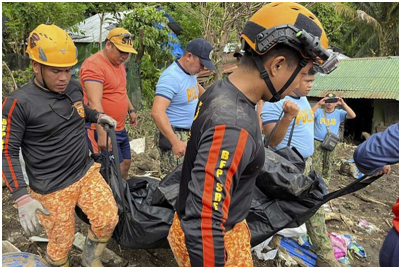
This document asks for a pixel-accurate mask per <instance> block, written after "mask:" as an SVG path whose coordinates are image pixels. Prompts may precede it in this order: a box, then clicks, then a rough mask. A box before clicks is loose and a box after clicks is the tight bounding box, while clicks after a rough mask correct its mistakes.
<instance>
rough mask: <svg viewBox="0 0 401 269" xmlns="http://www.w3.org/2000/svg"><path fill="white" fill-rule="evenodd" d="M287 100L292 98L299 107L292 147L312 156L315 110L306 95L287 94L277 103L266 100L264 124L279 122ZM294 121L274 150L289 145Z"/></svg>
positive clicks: (305, 155) (263, 114) (263, 112)
mask: <svg viewBox="0 0 401 269" xmlns="http://www.w3.org/2000/svg"><path fill="white" fill-rule="evenodd" d="M285 100H291V101H292V102H293V103H295V104H297V105H298V107H299V113H298V115H297V117H296V119H295V120H296V121H295V127H294V133H293V135H292V141H291V145H290V146H291V147H292V146H294V147H295V148H296V149H297V150H298V151H299V153H301V154H302V156H303V157H304V158H307V157H310V156H312V154H313V151H314V143H313V125H314V124H313V111H312V109H311V106H310V104H309V102H308V99H306V97H301V98H296V97H293V96H286V97H285V98H284V99H282V100H280V101H279V102H276V103H269V102H266V103H265V104H264V106H263V109H262V113H261V114H260V116H261V118H262V123H263V125H265V124H268V123H272V122H277V120H278V117H279V116H280V113H281V111H283V103H284V101H285ZM292 124H293V121H292V122H291V123H290V126H289V127H288V130H287V133H286V135H285V137H284V139H283V141H281V143H280V144H278V145H277V147H276V148H272V149H273V150H279V149H281V148H283V147H285V146H287V143H288V139H289V137H290V133H291V128H292Z"/></svg>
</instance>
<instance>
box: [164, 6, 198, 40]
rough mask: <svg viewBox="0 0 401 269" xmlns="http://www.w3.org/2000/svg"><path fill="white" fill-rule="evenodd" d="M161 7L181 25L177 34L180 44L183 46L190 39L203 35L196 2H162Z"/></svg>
mask: <svg viewBox="0 0 401 269" xmlns="http://www.w3.org/2000/svg"><path fill="white" fill-rule="evenodd" d="M163 8H164V9H165V10H166V11H167V12H168V14H169V15H170V16H171V17H172V18H174V20H175V21H177V22H178V23H179V24H180V25H181V28H182V32H181V34H180V36H179V38H180V42H181V44H183V45H184V46H185V45H186V44H188V42H189V41H191V40H192V39H194V38H197V37H202V36H203V33H202V23H201V13H200V12H199V10H198V3H192V2H179V3H178V2H169V3H164V5H163Z"/></svg>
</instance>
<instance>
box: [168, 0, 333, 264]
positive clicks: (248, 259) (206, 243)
mask: <svg viewBox="0 0 401 269" xmlns="http://www.w3.org/2000/svg"><path fill="white" fill-rule="evenodd" d="M241 39H242V42H243V43H242V44H243V49H244V56H243V57H242V59H241V62H240V64H239V66H238V68H237V69H236V70H234V72H233V73H232V74H230V75H229V76H228V77H227V78H224V79H222V80H219V81H217V82H215V83H214V84H213V85H212V86H211V87H210V88H209V89H208V90H207V91H206V92H205V93H204V94H203V95H202V96H201V97H200V99H199V103H198V106H197V109H196V113H195V117H194V121H193V123H192V127H191V132H190V133H191V137H190V139H189V142H188V146H187V150H186V153H185V158H184V163H183V167H182V175H181V180H180V190H179V194H178V198H177V204H176V209H177V214H176V215H175V217H174V221H173V224H172V226H171V229H170V232H169V236H168V240H169V243H170V246H171V248H172V250H173V253H174V256H175V259H176V260H177V263H178V265H179V266H210V267H214V266H238V267H240V266H253V263H252V255H251V248H250V233H249V229H248V227H247V223H246V221H245V218H246V216H247V215H248V212H249V208H250V205H251V201H252V197H253V195H252V194H253V189H254V185H255V179H256V177H257V175H258V174H259V171H260V169H261V168H262V166H263V164H264V161H265V158H264V147H263V143H262V138H261V134H260V127H259V124H258V116H257V115H256V113H255V104H256V103H257V102H258V101H259V100H260V99H263V100H265V101H270V102H273V101H277V100H280V99H281V98H283V97H284V96H286V95H288V94H289V93H291V92H292V90H293V89H294V88H295V87H297V86H298V83H299V80H300V78H301V76H302V75H303V74H304V75H305V74H307V72H308V70H309V69H310V68H311V67H312V63H313V62H318V63H319V64H320V68H321V69H322V70H325V71H327V72H329V71H331V70H333V69H334V68H335V62H336V60H335V57H332V56H331V55H330V54H329V53H328V52H327V51H326V49H327V45H328V40H327V37H326V34H325V32H324V29H323V28H322V26H321V24H320V22H319V21H318V20H317V18H316V17H315V16H314V15H313V14H312V13H311V12H310V11H309V10H307V9H306V8H305V7H303V6H301V5H299V4H295V3H271V4H268V5H265V6H264V7H262V8H261V9H260V10H259V11H257V12H256V13H255V14H254V15H253V16H252V17H251V18H250V20H249V21H248V23H247V24H246V26H245V29H244V30H243V33H242V35H241Z"/></svg>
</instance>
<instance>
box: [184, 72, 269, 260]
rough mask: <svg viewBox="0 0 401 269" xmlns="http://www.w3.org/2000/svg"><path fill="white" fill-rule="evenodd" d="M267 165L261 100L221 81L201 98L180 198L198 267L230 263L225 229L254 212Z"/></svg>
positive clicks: (188, 244) (185, 161)
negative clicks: (259, 112) (226, 260)
mask: <svg viewBox="0 0 401 269" xmlns="http://www.w3.org/2000/svg"><path fill="white" fill-rule="evenodd" d="M263 164H264V148H263V144H262V139H261V134H260V127H259V123H258V118H257V115H256V112H255V104H254V103H253V102H251V101H250V100H249V99H248V98H247V97H246V96H245V95H244V94H243V93H242V92H241V91H239V90H238V89H237V88H236V87H235V86H234V85H233V84H232V83H231V82H230V81H229V79H228V78H225V79H223V80H220V81H217V82H216V83H215V84H213V85H212V86H211V87H210V88H209V89H207V91H206V92H205V93H204V94H203V95H202V96H201V98H200V100H199V104H198V107H197V110H196V112H195V117H194V121H193V124H192V127H191V136H190V139H189V141H188V146H187V150H186V154H185V159H184V163H183V170H182V176H181V181H180V192H179V196H178V201H177V213H178V216H179V218H180V220H181V226H182V228H183V231H184V233H185V238H186V245H187V249H188V252H189V255H190V260H191V265H192V266H223V265H224V255H225V251H224V238H223V236H224V233H225V232H227V231H229V230H230V229H232V228H233V226H234V225H235V224H236V223H238V222H241V221H242V220H244V219H245V218H246V216H247V215H248V212H249V208H250V205H251V201H252V196H253V195H252V193H253V189H254V185H255V179H256V177H257V175H258V173H259V171H260V169H261V168H262V167H263ZM210 261H211V263H210Z"/></svg>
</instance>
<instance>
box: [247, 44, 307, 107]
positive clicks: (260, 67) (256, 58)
mask: <svg viewBox="0 0 401 269" xmlns="http://www.w3.org/2000/svg"><path fill="white" fill-rule="evenodd" d="M252 58H253V60H254V61H255V64H256V66H257V68H258V70H259V73H260V77H261V78H262V79H263V80H264V81H265V83H266V86H267V88H268V89H269V91H270V93H271V94H272V98H271V99H270V100H268V102H270V103H273V102H277V101H279V100H280V99H281V95H282V94H283V93H284V92H285V91H286V90H287V88H288V87H289V86H290V85H291V83H292V82H293V81H294V79H295V78H296V76H297V75H298V73H299V72H300V71H301V69H302V68H304V67H305V66H306V65H307V64H308V60H307V59H304V58H302V59H301V60H300V61H299V63H298V66H297V68H296V69H295V70H294V72H293V73H292V75H291V77H290V78H289V79H288V80H287V82H286V83H285V85H284V86H283V87H282V88H281V89H280V90H279V91H278V92H277V91H276V89H275V88H274V86H273V83H272V82H271V80H270V77H269V74H268V73H267V71H266V69H265V67H264V65H263V63H262V60H261V57H260V56H259V55H258V54H257V53H256V52H255V51H253V50H252Z"/></svg>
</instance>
